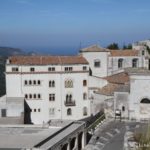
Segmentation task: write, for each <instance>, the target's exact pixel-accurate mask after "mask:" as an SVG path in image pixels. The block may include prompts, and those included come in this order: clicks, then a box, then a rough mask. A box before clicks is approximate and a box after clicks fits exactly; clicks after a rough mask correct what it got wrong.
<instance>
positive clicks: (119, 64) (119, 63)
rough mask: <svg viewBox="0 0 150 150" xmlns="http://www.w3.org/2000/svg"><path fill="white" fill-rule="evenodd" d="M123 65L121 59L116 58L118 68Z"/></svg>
mask: <svg viewBox="0 0 150 150" xmlns="http://www.w3.org/2000/svg"><path fill="white" fill-rule="evenodd" d="M122 67H123V59H122V58H120V59H118V68H122Z"/></svg>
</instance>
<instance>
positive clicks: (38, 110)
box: [6, 45, 150, 124]
mask: <svg viewBox="0 0 150 150" xmlns="http://www.w3.org/2000/svg"><path fill="white" fill-rule="evenodd" d="M148 58H149V55H148V53H147V50H146V49H144V48H141V49H132V50H109V49H106V48H101V47H99V46H97V45H93V46H90V47H87V48H83V49H81V50H80V54H79V55H77V56H13V57H10V58H9V59H8V61H7V64H6V100H7V99H10V98H11V99H15V98H16V99H17V98H19V97H23V99H24V100H25V102H26V104H27V106H28V108H29V109H28V110H25V114H29V115H30V116H31V122H32V123H34V124H41V123H43V122H48V121H49V120H53V119H60V120H63V119H65V120H80V119H83V118H86V117H89V116H91V115H95V114H96V113H98V112H99V111H105V112H106V114H107V115H110V116H114V112H115V110H117V109H119V110H121V112H122V117H123V118H137V117H136V116H139V115H137V112H133V110H135V109H134V107H136V105H134V104H135V103H136V102H135V101H136V100H135V101H134V102H133V99H134V97H135V95H134V94H133V93H136V91H138V89H136V86H134V84H133V82H131V81H132V80H131V78H132V74H131V73H129V71H130V70H138V69H139V68H145V70H148V68H149V66H150V64H149V63H150V61H148V60H149V59H148ZM128 68H130V69H128ZM127 70H128V71H127ZM144 74H145V72H144V73H143V76H144ZM135 77H136V78H139V76H138V73H137V76H135V74H134V78H135ZM140 77H141V76H140ZM146 77H147V76H146ZM143 78H144V77H143ZM146 79H147V82H148V78H146ZM141 80H142V79H141ZM137 82H138V80H137ZM141 82H142V83H143V84H146V83H147V82H144V80H142V81H141ZM141 85H142V84H141ZM143 86H144V85H143ZM145 86H148V85H145ZM132 87H134V88H132ZM137 95H138V94H137ZM131 97H132V98H131ZM143 98H144V96H143ZM145 98H147V99H148V96H147V97H145ZM12 102H13V101H12ZM132 102H133V103H132ZM142 102H143V101H142ZM144 102H145V100H144ZM143 107H145V105H144V106H143ZM11 108H12V107H8V109H10V110H8V109H6V114H7V113H8V112H9V111H10V112H11ZM141 108H142V104H141ZM139 109H140V108H139ZM147 109H148V108H147ZM16 111H17V109H16ZM18 111H20V110H19V109H18ZM137 111H138V110H137ZM23 112H24V111H23Z"/></svg>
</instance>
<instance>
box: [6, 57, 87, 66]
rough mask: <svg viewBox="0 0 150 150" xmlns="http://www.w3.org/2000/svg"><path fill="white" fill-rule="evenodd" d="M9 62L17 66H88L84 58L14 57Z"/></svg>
mask: <svg viewBox="0 0 150 150" xmlns="http://www.w3.org/2000/svg"><path fill="white" fill-rule="evenodd" d="M9 60H10V64H16V65H49V64H53V65H58V64H61V65H63V64H68V65H70V64H88V61H87V60H86V59H85V58H84V57H82V56H12V57H9Z"/></svg>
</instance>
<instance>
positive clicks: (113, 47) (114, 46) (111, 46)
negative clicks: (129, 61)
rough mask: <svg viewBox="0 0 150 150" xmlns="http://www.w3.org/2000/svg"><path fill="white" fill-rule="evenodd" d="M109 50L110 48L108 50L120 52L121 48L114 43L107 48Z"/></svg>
mask: <svg viewBox="0 0 150 150" xmlns="http://www.w3.org/2000/svg"><path fill="white" fill-rule="evenodd" d="M107 48H108V49H112V50H113V49H114V50H115V49H117V50H118V49H119V46H118V44H117V43H112V44H109V45H108V46H107Z"/></svg>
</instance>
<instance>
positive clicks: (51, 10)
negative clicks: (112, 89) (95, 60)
mask: <svg viewBox="0 0 150 150" xmlns="http://www.w3.org/2000/svg"><path fill="white" fill-rule="evenodd" d="M149 18H150V0H0V46H11V47H19V48H24V49H28V50H29V49H30V50H40V49H41V50H50V52H52V53H75V52H76V51H77V49H78V48H79V45H80V42H81V45H82V47H84V46H87V45H90V44H100V45H102V46H106V45H107V44H109V43H111V42H118V43H119V44H123V43H129V42H133V41H137V40H143V39H149V38H150V19H149Z"/></svg>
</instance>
